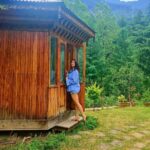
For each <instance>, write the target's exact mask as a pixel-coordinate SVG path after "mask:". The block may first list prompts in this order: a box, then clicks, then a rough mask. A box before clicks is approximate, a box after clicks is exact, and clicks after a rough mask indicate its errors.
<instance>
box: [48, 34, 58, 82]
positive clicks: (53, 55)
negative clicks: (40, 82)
mask: <svg viewBox="0 0 150 150" xmlns="http://www.w3.org/2000/svg"><path fill="white" fill-rule="evenodd" d="M56 50H57V38H55V37H52V38H51V51H50V84H51V85H54V84H56Z"/></svg>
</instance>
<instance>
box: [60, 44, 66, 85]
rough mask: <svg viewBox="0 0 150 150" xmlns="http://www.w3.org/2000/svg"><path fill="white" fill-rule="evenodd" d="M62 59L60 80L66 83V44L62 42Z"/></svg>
mask: <svg viewBox="0 0 150 150" xmlns="http://www.w3.org/2000/svg"><path fill="white" fill-rule="evenodd" d="M60 50H61V52H60V53H61V61H60V81H61V83H64V74H65V45H64V44H61V49H60Z"/></svg>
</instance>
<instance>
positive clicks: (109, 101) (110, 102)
mask: <svg viewBox="0 0 150 150" xmlns="http://www.w3.org/2000/svg"><path fill="white" fill-rule="evenodd" d="M116 104H117V97H115V96H109V97H104V106H114V105H116Z"/></svg>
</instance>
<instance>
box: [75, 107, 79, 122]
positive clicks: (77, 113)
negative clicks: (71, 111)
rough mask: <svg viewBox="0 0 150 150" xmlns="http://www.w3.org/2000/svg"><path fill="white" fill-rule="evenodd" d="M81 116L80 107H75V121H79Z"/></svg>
mask: <svg viewBox="0 0 150 150" xmlns="http://www.w3.org/2000/svg"><path fill="white" fill-rule="evenodd" d="M79 118H80V116H79V109H78V107H77V106H76V105H75V119H76V120H79Z"/></svg>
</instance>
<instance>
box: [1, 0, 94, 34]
mask: <svg viewBox="0 0 150 150" xmlns="http://www.w3.org/2000/svg"><path fill="white" fill-rule="evenodd" d="M14 3H17V4H23V3H24V4H27V3H35V4H37V5H39V4H40V3H42V4H43V5H48V4H49V3H51V4H53V5H57V4H58V5H59V7H61V8H62V9H63V10H64V11H65V12H67V13H69V14H70V15H71V16H72V17H73V18H75V19H76V20H77V21H78V22H79V23H80V24H81V25H83V26H85V27H86V28H87V29H88V30H89V31H90V32H92V35H91V37H94V36H95V33H96V32H95V31H94V30H93V29H92V28H91V27H89V26H88V25H87V24H86V23H85V22H84V21H82V20H81V19H80V18H79V17H78V16H77V15H75V14H74V13H73V12H72V11H71V10H70V9H69V8H67V7H66V5H65V3H64V2H62V1H59V2H50V1H32V0H30V1H27V0H2V1H0V4H14Z"/></svg>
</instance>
